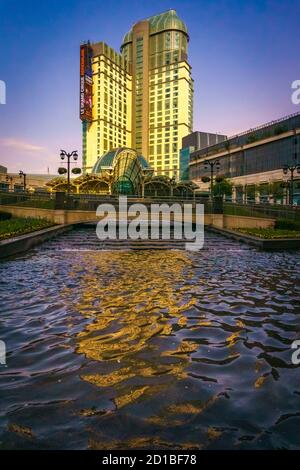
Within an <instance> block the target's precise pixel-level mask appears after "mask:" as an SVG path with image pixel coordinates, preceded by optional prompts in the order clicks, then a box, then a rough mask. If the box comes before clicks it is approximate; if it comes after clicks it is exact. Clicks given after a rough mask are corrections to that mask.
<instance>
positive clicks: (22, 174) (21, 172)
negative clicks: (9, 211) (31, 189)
mask: <svg viewBox="0 0 300 470" xmlns="http://www.w3.org/2000/svg"><path fill="white" fill-rule="evenodd" d="M19 176H20V178H23V187H24V193H25V192H26V176H27V175H26V173H24V171H22V170H20V171H19Z"/></svg>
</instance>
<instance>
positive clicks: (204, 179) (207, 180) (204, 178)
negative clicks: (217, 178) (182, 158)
mask: <svg viewBox="0 0 300 470" xmlns="http://www.w3.org/2000/svg"><path fill="white" fill-rule="evenodd" d="M201 180H202V183H208V182H209V181H210V177H209V176H202V178H201Z"/></svg>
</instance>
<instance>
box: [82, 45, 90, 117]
mask: <svg viewBox="0 0 300 470" xmlns="http://www.w3.org/2000/svg"><path fill="white" fill-rule="evenodd" d="M92 85H93V73H92V49H91V46H90V45H89V44H83V45H82V46H80V119H81V120H82V121H92V119H93V112H92V104H93V103H92V92H93V91H92V89H93V86H92Z"/></svg>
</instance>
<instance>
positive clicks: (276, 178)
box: [190, 113, 300, 204]
mask: <svg viewBox="0 0 300 470" xmlns="http://www.w3.org/2000/svg"><path fill="white" fill-rule="evenodd" d="M216 159H218V160H219V162H220V169H219V171H218V174H219V175H222V176H224V177H225V178H230V181H231V182H232V183H233V194H232V199H233V200H235V201H240V202H246V201H252V202H267V201H268V202H279V203H281V202H287V200H288V197H287V196H288V195H287V189H286V188H287V187H288V185H287V183H288V181H289V180H290V173H288V174H287V175H285V174H284V172H283V167H284V166H285V165H286V164H289V165H291V164H292V165H295V164H300V113H296V114H293V115H292V116H288V117H285V118H282V119H278V120H277V121H272V122H271V123H267V124H264V125H262V126H260V127H257V128H256V129H250V130H249V131H246V132H243V133H241V134H238V135H236V136H233V137H229V138H228V139H227V140H224V141H223V142H220V143H216V144H215V145H210V146H207V147H204V148H201V149H199V150H196V151H195V152H192V153H191V155H190V179H191V180H192V181H194V182H195V183H196V184H198V185H199V187H200V189H202V190H207V191H208V190H209V185H210V183H209V182H207V183H203V182H202V178H203V177H207V176H210V169H209V168H207V169H205V165H204V161H205V160H216ZM299 183H300V174H298V173H297V172H296V171H295V174H294V191H293V193H294V203H298V204H300V184H299Z"/></svg>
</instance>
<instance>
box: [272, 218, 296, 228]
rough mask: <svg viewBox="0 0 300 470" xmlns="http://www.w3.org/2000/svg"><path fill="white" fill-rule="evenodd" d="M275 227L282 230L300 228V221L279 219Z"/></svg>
mask: <svg viewBox="0 0 300 470" xmlns="http://www.w3.org/2000/svg"><path fill="white" fill-rule="evenodd" d="M275 228H277V229H282V230H300V221H294V220H288V219H277V220H276V222H275Z"/></svg>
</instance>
